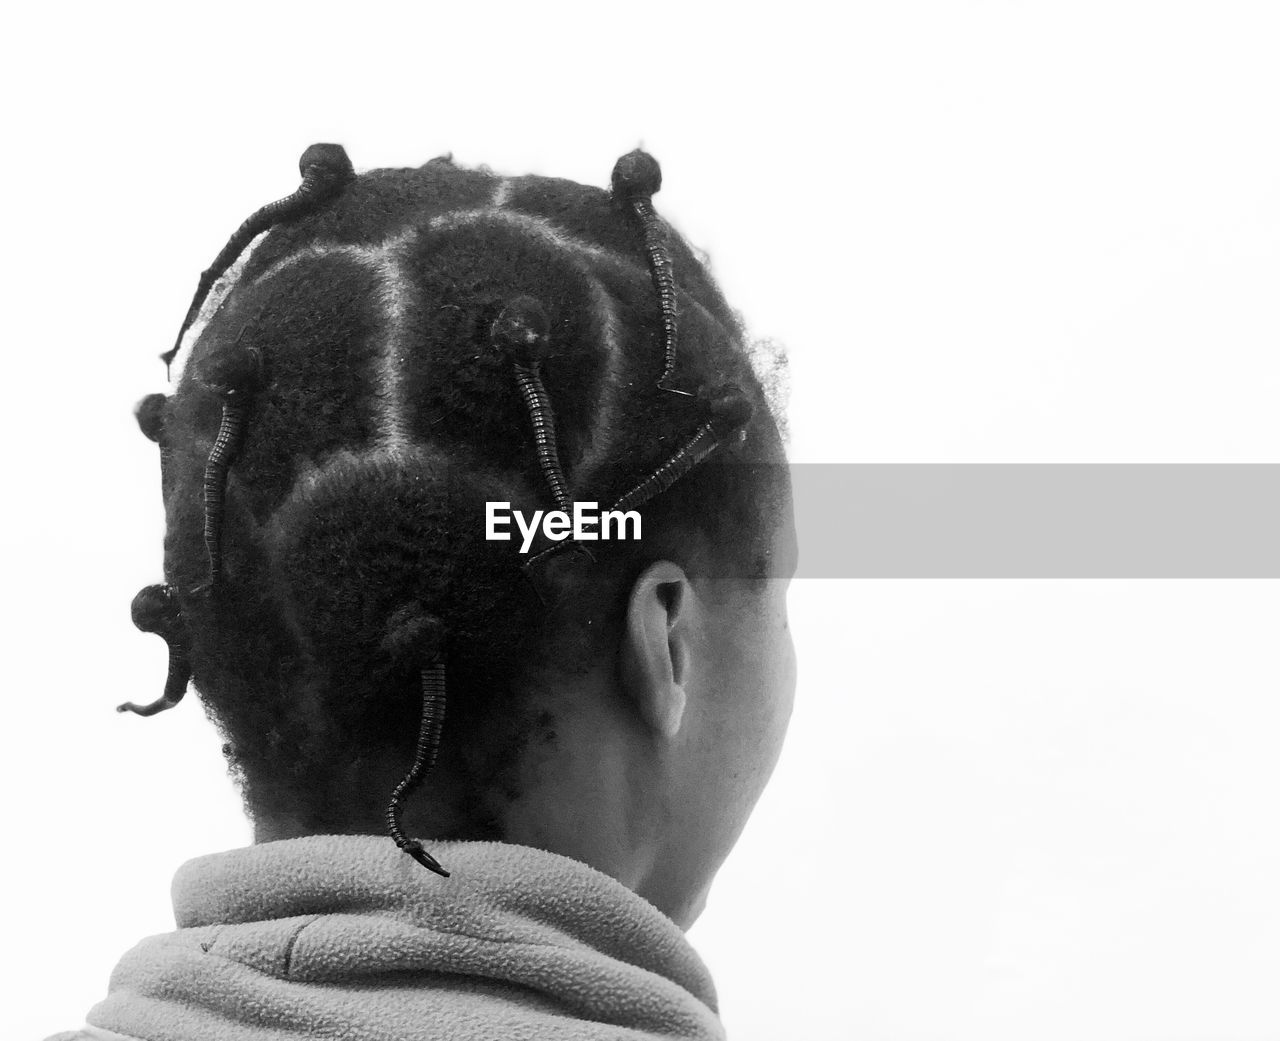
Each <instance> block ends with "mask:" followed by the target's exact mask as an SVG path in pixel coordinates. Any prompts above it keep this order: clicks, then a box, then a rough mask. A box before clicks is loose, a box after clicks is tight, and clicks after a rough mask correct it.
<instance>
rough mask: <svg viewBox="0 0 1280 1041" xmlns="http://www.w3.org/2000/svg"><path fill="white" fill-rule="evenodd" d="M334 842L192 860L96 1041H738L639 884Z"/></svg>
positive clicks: (116, 980) (546, 856)
mask: <svg viewBox="0 0 1280 1041" xmlns="http://www.w3.org/2000/svg"><path fill="white" fill-rule="evenodd" d="M431 849H432V852H433V854H435V855H436V856H437V857H438V858H439V859H440V860H441V862H442V863H444V864H446V865H447V867H448V868H449V869H450V871H451V872H452V877H450V878H447V879H444V878H440V877H438V876H436V875H433V874H431V873H429V872H427V871H424V870H423V869H422V868H421V867H420V866H418V865H417V864H416V863H414V862H413V861H412V860H411V859H410V858H409V857H406V856H405V855H404V854H403V853H401V852H400V851H399V850H398V849H396V847H395V846H394V845H393V844H392V843H391V842H390V841H389V840H387V839H386V838H385V837H382V836H372V835H355V836H353V835H342V836H337V835H324V836H308V837H306V838H299V839H289V840H284V841H279V842H268V843H262V844H259V845H255V846H249V847H246V848H244V849H237V850H231V851H229V852H226V853H218V854H213V855H211V856H205V857H198V858H196V859H195V860H191V861H188V862H187V863H186V864H184V865H183V866H182V867H181V868H180V869H179V870H178V872H177V874H176V876H175V878H174V881H173V903H174V913H175V918H176V921H177V925H178V929H177V930H176V931H175V932H172V933H167V934H163V935H159V936H153V937H149V938H147V939H145V940H143V941H142V942H141V943H139V944H138V945H137V946H135V947H134V948H133V949H132V950H131V951H129V952H128V953H127V954H126V955H125V956H124V957H123V958H122V959H121V961H120V963H119V964H118V965H117V967H116V969H115V971H114V972H113V974H112V977H111V984H110V988H109V992H108V996H107V998H106V999H105V1000H103V1001H102V1002H100V1003H99V1004H97V1005H96V1006H94V1008H93V1009H92V1010H91V1011H90V1013H89V1016H88V1026H87V1027H86V1032H81V1033H79V1034H75V1033H73V1034H68V1035H58V1036H59V1037H60V1038H66V1039H70V1038H89V1037H93V1036H94V1031H101V1032H102V1033H101V1034H99V1035H98V1036H104V1035H105V1036H109V1035H110V1034H116V1035H123V1036H124V1037H125V1038H138V1039H141V1041H250V1039H253V1041H261V1039H266V1038H270V1039H278V1041H285V1039H295V1038H299V1037H316V1036H320V1037H341V1038H343V1039H344V1041H346V1039H350V1041H357V1039H359V1041H366V1039H368V1041H374V1039H378V1041H384V1039H393V1038H394V1039H396V1041H404V1039H418V1038H421V1039H434V1038H449V1039H450V1041H469V1039H472V1038H476V1039H479V1038H485V1039H489V1038H493V1039H498V1038H501V1039H513V1041H518V1039H523V1038H530V1039H533V1038H564V1039H583V1041H588V1039H602V1038H610V1039H615V1038H617V1039H623V1038H633V1039H640V1038H658V1037H660V1038H669V1039H670V1038H674V1039H683V1038H690V1039H694V1038H696V1039H713V1038H723V1036H724V1034H723V1028H722V1027H721V1024H720V1020H719V1018H718V1016H717V1014H716V997H715V990H714V987H713V985H712V982H711V978H710V975H709V974H708V972H707V970H706V967H705V966H704V965H703V963H702V961H701V960H700V959H699V957H698V955H697V953H696V952H695V951H694V950H693V948H692V946H691V945H690V944H689V942H688V940H687V939H686V938H685V935H684V933H683V932H682V931H681V930H680V928H679V927H678V926H677V925H676V924H675V923H674V922H672V921H671V920H670V919H669V918H667V917H666V916H665V915H664V914H662V912H660V911H659V910H658V909H657V908H655V907H654V906H653V905H652V904H650V903H648V902H647V901H646V900H644V899H643V898H641V897H639V896H637V895H636V894H635V893H633V892H631V890H629V889H627V888H626V887H625V886H623V885H622V884H621V883H619V882H617V881H616V880H614V879H612V878H610V877H609V876H607V875H605V874H603V873H601V872H599V871H596V870H595V869H594V868H591V867H588V866H587V865H585V864H582V863H579V862H577V861H574V860H570V859H568V858H566V857H561V856H557V855H555V854H552V853H547V852H545V851H542V850H536V849H531V848H529V847H525V846H514V845H507V844H503V843H491V842H463V843H447V842H434V843H432V844H431Z"/></svg>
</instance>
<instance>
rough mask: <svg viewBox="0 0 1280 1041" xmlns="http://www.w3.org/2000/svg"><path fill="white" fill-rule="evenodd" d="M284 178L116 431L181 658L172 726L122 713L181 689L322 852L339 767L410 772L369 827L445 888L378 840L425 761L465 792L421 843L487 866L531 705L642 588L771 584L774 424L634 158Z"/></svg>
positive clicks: (145, 614) (246, 774)
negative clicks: (137, 489) (444, 753)
mask: <svg viewBox="0 0 1280 1041" xmlns="http://www.w3.org/2000/svg"><path fill="white" fill-rule="evenodd" d="M301 168H302V172H303V176H304V180H303V185H302V187H301V188H300V189H299V190H298V191H297V192H295V193H294V195H292V196H290V197H288V198H287V199H284V200H281V201H280V202H278V203H273V204H271V205H269V206H267V207H264V208H263V209H262V210H260V211H258V213H256V214H254V215H253V216H252V217H251V218H250V219H249V220H248V221H246V222H245V223H244V225H242V226H241V228H240V229H239V230H238V231H237V232H236V234H235V235H233V236H232V239H231V241H230V242H229V243H228V244H227V246H226V247H225V248H224V249H223V251H222V252H221V253H220V254H219V256H218V258H217V259H216V260H215V262H214V264H213V265H212V266H211V267H210V269H209V270H208V271H206V272H205V273H204V275H202V277H201V280H200V285H199V288H198V290H197V293H196V297H195V299H194V300H193V301H192V304H191V307H190V309H189V311H188V314H187V318H186V320H185V321H184V322H183V325H182V330H181V332H180V333H179V337H178V341H177V342H176V343H175V345H174V347H173V349H172V350H171V351H169V352H167V353H166V355H164V356H163V357H164V359H165V362H166V364H167V363H168V362H170V361H172V360H173V358H174V356H175V355H176V354H178V353H179V352H180V349H181V348H184V347H186V346H187V344H188V343H189V344H190V346H189V351H188V355H189V356H188V357H187V359H186V361H185V365H184V367H183V370H182V373H181V376H180V378H179V380H178V384H177V387H176V389H175V390H174V392H173V394H172V396H170V397H168V398H164V397H162V396H160V395H150V396H148V397H147V398H145V399H144V400H143V402H142V403H140V405H139V408H138V419H139V423H140V425H141V426H142V428H143V430H144V433H146V434H147V436H148V437H150V438H151V439H152V440H155V441H157V442H158V443H159V445H160V448H161V457H162V487H163V492H164V499H165V509H166V521H167V531H166V537H165V553H164V572H165V580H166V585H165V586H159V587H149V589H150V590H151V592H147V591H144V593H146V596H145V597H144V596H143V594H139V596H140V599H141V600H142V601H144V603H143V604H142V606H141V607H136V608H135V619H137V620H138V624H139V627H140V628H146V629H147V631H151V632H159V633H160V634H161V635H162V636H164V637H165V638H166V639H167V640H169V641H170V646H171V658H172V660H171V668H170V677H169V680H168V681H167V683H166V688H165V696H164V698H162V699H161V700H160V701H159V702H156V703H154V704H153V705H150V706H134V705H122V706H120V708H121V710H122V711H123V710H125V709H132V710H133V711H138V712H146V713H150V712H154V711H159V710H160V709H163V708H168V707H170V706H171V705H172V704H174V703H176V701H177V700H178V699H179V698H181V694H182V690H185V687H186V680H187V677H188V676H190V677H191V678H192V679H194V683H195V685H196V688H197V689H198V691H199V693H200V695H201V698H202V700H203V702H204V703H205V706H206V709H207V711H208V712H209V714H210V716H211V717H212V718H213V719H214V721H215V723H216V724H217V725H218V726H219V728H220V729H221V731H222V733H223V735H224V738H225V741H226V744H225V745H224V752H225V753H226V755H227V757H228V759H229V762H230V765H231V767H232V771H233V774H234V775H235V776H236V777H237V779H238V780H239V782H240V783H241V785H242V788H243V791H244V795H245V799H246V803H247V805H248V807H249V810H250V813H251V814H254V815H257V816H261V815H270V814H287V815H289V816H290V817H291V818H293V819H295V820H302V821H305V822H307V825H308V826H309V827H312V828H314V829H315V830H324V829H333V828H336V827H341V826H342V824H343V822H341V821H337V820H335V819H333V814H334V812H335V811H334V810H333V807H334V806H335V805H341V804H342V803H343V802H344V801H345V798H344V797H342V796H340V795H339V793H340V790H341V786H342V785H343V784H344V783H346V782H345V780H344V779H345V778H349V777H350V776H352V773H351V771H352V770H353V769H354V768H355V767H357V766H359V764H361V763H365V762H371V761H375V760H378V761H381V760H387V759H390V760H392V761H394V762H396V763H399V764H402V765H403V766H404V767H405V768H406V769H408V767H409V763H410V761H411V760H412V762H413V768H412V769H411V770H410V772H409V774H408V776H406V778H405V780H404V781H403V782H401V785H400V786H398V787H397V788H396V790H395V793H394V797H393V798H392V804H391V806H390V807H389V810H388V830H389V831H390V832H391V834H392V836H393V837H395V838H396V841H397V842H398V843H399V844H400V845H401V846H402V848H405V849H406V851H407V852H409V853H411V854H413V855H414V856H415V857H416V858H417V859H419V860H420V861H421V862H422V863H424V864H425V865H426V866H428V867H432V869H433V870H439V865H437V864H435V863H434V861H432V860H431V858H430V857H429V855H427V854H425V851H423V850H421V847H420V846H417V847H416V848H415V846H416V843H413V842H412V841H411V840H404V837H403V835H399V834H398V813H399V806H400V803H401V802H402V801H403V798H404V797H405V796H406V795H407V794H408V791H409V790H410V789H411V788H412V787H413V786H414V785H415V784H416V783H417V781H418V779H419V778H420V776H421V774H422V773H423V772H424V771H425V770H426V769H429V768H430V765H431V762H433V761H434V758H435V754H436V749H437V748H438V747H441V746H443V747H444V748H446V749H450V748H451V749H453V755H452V758H451V759H450V765H451V769H452V770H453V771H455V772H456V773H457V774H459V775H460V778H459V779H460V782H461V783H462V784H463V785H464V786H466V787H467V788H468V789H469V790H471V791H474V792H475V793H476V794H477V798H475V799H474V800H472V801H470V802H469V805H471V806H472V807H473V811H472V812H471V814H470V815H469V816H468V817H467V818H466V819H464V820H463V821H462V822H461V823H459V824H458V825H457V833H456V834H453V835H449V836H443V837H457V838H468V837H494V836H495V828H496V825H495V823H494V822H495V816H494V814H493V811H492V799H491V798H488V796H493V795H494V794H495V793H497V796H498V797H510V796H511V795H513V794H514V793H513V792H512V790H511V784H512V776H513V773H512V771H513V764H514V763H515V762H516V761H517V760H518V758H519V754H520V751H521V749H522V747H523V744H524V742H525V741H526V740H527V739H528V734H529V733H530V732H531V730H536V729H537V726H536V724H537V723H538V722H539V720H540V718H541V717H536V716H535V717H533V718H531V713H532V711H533V710H532V709H531V708H530V706H529V705H528V704H527V703H526V701H525V699H524V698H523V697H522V690H523V686H524V684H523V682H522V677H525V676H526V675H528V673H529V670H531V669H533V668H537V667H545V666H548V665H552V666H554V667H555V668H559V669H574V668H579V669H580V668H585V667H587V665H589V664H590V663H591V662H592V661H595V660H596V659H597V658H598V656H599V655H600V654H602V653H605V652H607V650H608V649H609V647H610V646H611V645H616V639H617V633H618V626H619V625H620V621H621V617H622V612H623V608H624V606H625V601H626V593H627V590H628V588H629V586H630V584H631V582H632V581H634V578H635V577H636V576H637V575H638V574H639V572H640V571H641V570H642V569H643V568H644V567H645V566H646V565H647V564H648V563H651V562H652V561H654V560H657V559H662V558H664V557H666V558H670V559H677V560H681V561H682V562H684V561H688V562H691V563H692V557H691V553H690V546H692V545H695V544H699V543H700V544H702V545H705V546H712V547H717V549H716V550H715V556H716V557H717V558H718V559H724V558H726V557H730V558H732V559H733V561H734V563H733V567H732V570H734V571H735V573H741V574H746V573H753V574H754V573H757V572H758V571H759V570H760V568H761V566H762V562H764V561H767V557H768V553H769V547H770V545H771V540H772V530H773V528H772V524H773V517H774V514H775V513H776V501H775V500H776V498H777V495H778V489H777V488H776V486H775V481H776V478H774V477H771V476H770V472H771V471H776V467H774V466H772V465H771V464H776V463H777V462H778V461H779V460H780V459H781V457H782V449H781V441H780V435H779V430H778V424H777V422H776V421H775V418H774V416H773V415H771V412H770V408H769V407H768V402H767V400H766V395H765V392H764V389H763V387H762V385H761V381H760V379H759V377H758V375H757V373H756V372H755V371H754V369H753V365H752V362H751V359H750V356H749V352H748V349H747V346H746V340H745V337H744V334H743V330H742V328H741V325H740V322H739V320H738V318H737V316H736V315H735V313H734V312H732V311H731V310H730V309H729V307H728V306H727V304H726V303H725V300H724V298H723V297H722V295H721V293H720V291H719V290H718V289H717V287H716V285H715V284H714V282H713V280H712V278H711V276H710V275H709V273H708V271H707V270H706V268H705V267H704V265H703V264H702V263H700V262H699V261H698V260H697V259H696V258H695V257H694V255H693V253H692V252H691V251H690V249H689V248H688V246H687V245H686V244H685V243H684V242H683V241H682V240H681V238H680V237H679V236H678V235H677V234H675V233H674V232H673V231H672V230H671V229H670V228H669V226H667V225H666V224H665V222H663V221H662V220H661V218H659V217H658V216H657V215H656V213H655V212H654V210H653V207H652V204H651V201H650V197H651V196H652V194H653V193H654V192H655V191H657V189H658V187H659V186H660V183H661V174H660V171H659V169H658V164H657V163H656V162H655V161H654V160H653V159H652V158H651V157H649V156H648V155H646V154H645V153H643V152H633V153H631V154H629V155H628V156H624V157H623V158H622V159H621V160H619V161H618V164H617V166H616V167H615V170H614V175H613V180H612V186H611V187H612V190H611V191H605V190H602V189H599V188H594V187H589V186H584V185H579V184H576V183H573V182H570V181H566V180H560V179H554V178H549V177H541V176H526V177H515V178H506V177H500V176H496V175H494V174H493V173H491V172H490V171H488V170H486V169H464V168H461V167H459V166H457V165H455V164H454V163H453V162H452V160H451V159H450V158H449V157H442V158H438V159H434V160H432V161H430V162H428V163H427V164H426V165H424V166H422V167H419V168H416V169H380V170H371V171H368V172H366V173H362V174H360V175H356V174H355V172H354V170H353V169H352V167H351V164H350V162H349V161H348V160H347V157H346V154H345V152H343V151H342V149H341V148H339V147H338V146H335V145H316V146H312V148H310V149H308V150H307V152H306V153H305V154H304V156H303V159H302V162H301ZM202 318H203V319H207V321H205V322H204V324H203V328H202V329H199V328H197V326H198V324H199V320H200V319H202ZM197 332H198V335H196V333H197ZM191 341H194V342H191ZM495 500H496V501H507V502H510V503H511V504H512V505H513V506H514V507H515V508H517V509H521V510H525V511H532V510H537V509H548V508H555V507H559V508H566V507H568V506H569V505H570V504H571V503H572V502H573V501H581V500H589V501H596V502H598V503H600V504H601V505H602V506H604V505H608V504H613V503H617V504H623V505H625V506H626V507H627V508H637V509H640V510H641V512H642V514H643V524H644V538H643V540H641V541H630V542H593V543H592V547H591V553H590V554H588V553H586V552H585V550H584V547H581V546H575V545H574V544H572V543H571V542H568V541H566V542H564V543H555V544H549V545H548V544H545V543H544V544H542V545H539V546H538V547H536V548H537V549H538V550H539V552H538V553H537V554H536V555H534V556H533V557H532V558H529V557H524V556H521V555H520V553H519V552H518V549H519V546H518V543H517V542H494V541H486V540H485V538H484V537H483V529H484V516H485V503H486V502H489V501H495ZM565 549H570V550H574V549H576V550H578V552H563V550H565ZM157 590H158V591H157ZM446 662H447V666H448V699H447V700H448V718H447V721H446V720H445V719H444V708H445V683H444V668H445V664H446ZM175 692H176V693H175ZM162 702H163V704H162ZM541 721H542V722H545V720H541ZM531 723H532V724H534V725H533V726H531ZM503 793H505V796H504V794H503ZM386 795H387V793H383V797H384V798H385V797H386ZM481 795H484V796H485V797H483V798H482V797H481ZM336 796H337V797H336ZM419 854H422V855H421V856H420V855H419ZM424 857H425V859H424ZM428 861H430V863H428Z"/></svg>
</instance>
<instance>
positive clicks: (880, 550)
mask: <svg viewBox="0 0 1280 1041" xmlns="http://www.w3.org/2000/svg"><path fill="white" fill-rule="evenodd" d="M790 470H791V479H792V491H793V495H794V498H795V507H796V525H797V535H798V538H799V543H800V566H799V570H798V572H797V576H798V577H802V578H1280V465H1275V464H1171V465H1158V464H1123V465H1103V464H1062V465H1056V464H1031V465H1023V464H1008V465H1004V464H966V465H950V464H948V465H942V464H936V465H935V464H910V465H907V464H903V465H899V464H879V465H875V464H867V465H861V464H858V465H853V464H809V465H805V464H797V465H794V466H792V467H791V468H790Z"/></svg>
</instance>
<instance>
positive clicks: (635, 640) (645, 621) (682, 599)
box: [619, 560, 693, 738]
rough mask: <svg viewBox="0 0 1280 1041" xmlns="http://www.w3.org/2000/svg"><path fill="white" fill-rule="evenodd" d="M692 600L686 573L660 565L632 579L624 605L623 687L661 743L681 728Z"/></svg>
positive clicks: (655, 565) (688, 664) (650, 567)
mask: <svg viewBox="0 0 1280 1041" xmlns="http://www.w3.org/2000/svg"><path fill="white" fill-rule="evenodd" d="M692 599H693V598H692V591H691V589H690V586H689V579H688V576H686V575H685V573H684V569H683V568H681V567H680V566H679V565H678V564H673V563H671V562H670V561H667V560H660V561H658V562H656V563H654V564H650V565H649V567H647V568H645V570H644V572H643V573H642V574H641V575H640V577H639V578H637V579H636V582H635V585H634V586H632V588H631V596H630V599H629V600H628V603H627V618H626V625H625V627H624V631H623V635H622V647H621V649H620V650H621V653H620V658H619V665H620V673H621V680H622V687H623V690H624V691H625V692H626V694H627V696H628V697H629V698H630V699H631V701H632V703H633V704H634V705H635V707H636V710H637V711H638V712H639V714H640V718H641V719H642V720H643V721H644V723H645V725H646V726H648V727H649V729H650V730H652V731H653V732H654V733H655V734H656V735H659V736H661V737H665V738H672V737H675V736H676V734H678V733H679V732H680V728H681V726H682V725H683V723H684V712H685V704H686V696H685V683H686V681H687V678H688V675H689V671H690V668H689V667H690V661H689V655H690V648H691V643H690V640H689V621H690V619H689V616H690V614H691V610H692Z"/></svg>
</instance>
